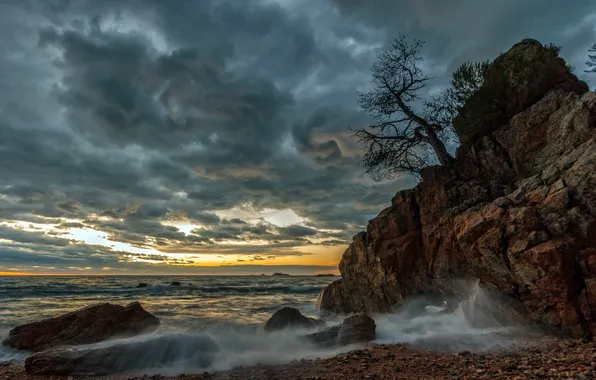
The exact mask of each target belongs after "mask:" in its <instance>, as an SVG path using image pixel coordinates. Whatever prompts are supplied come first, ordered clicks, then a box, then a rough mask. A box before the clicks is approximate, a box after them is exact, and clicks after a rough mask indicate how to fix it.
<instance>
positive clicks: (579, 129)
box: [318, 40, 596, 336]
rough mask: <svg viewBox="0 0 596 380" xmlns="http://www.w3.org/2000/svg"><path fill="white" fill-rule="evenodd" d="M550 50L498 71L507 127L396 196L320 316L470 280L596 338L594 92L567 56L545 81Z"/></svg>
mask: <svg viewBox="0 0 596 380" xmlns="http://www.w3.org/2000/svg"><path fill="white" fill-rule="evenodd" d="M543 49H546V47H543V46H542V45H541V44H540V43H538V42H537V41H533V40H524V41H522V42H521V43H518V44H516V45H514V46H513V47H512V48H511V49H510V50H509V51H508V52H506V53H505V54H503V55H501V56H500V57H499V58H497V59H496V60H495V61H494V63H493V64H491V68H489V70H494V69H495V64H498V65H499V67H500V69H501V70H504V75H503V77H504V88H505V90H504V91H505V94H507V96H506V99H507V104H504V105H502V107H503V109H505V111H504V113H506V114H507V115H509V116H508V119H507V120H508V122H506V123H504V125H503V124H501V125H495V126H490V128H488V130H486V131H484V132H483V133H482V135H481V136H479V137H478V138H477V139H476V140H475V141H473V142H471V143H469V144H466V145H465V146H463V145H462V147H461V148H460V149H459V150H458V152H457V159H456V162H455V163H454V164H453V165H452V166H451V167H429V168H426V169H425V170H424V171H423V172H422V173H421V177H422V180H421V182H420V183H419V184H418V185H417V186H416V187H415V188H413V189H411V190H405V191H400V192H399V193H397V195H396V196H395V197H394V198H393V199H392V201H391V206H390V207H388V208H386V209H385V210H383V211H382V212H381V213H380V214H379V215H378V216H377V217H376V218H374V219H372V220H371V221H370V222H369V224H368V227H367V230H366V232H361V233H359V234H357V235H356V236H354V238H353V242H352V243H351V244H350V246H349V248H348V249H347V250H346V251H345V253H344V254H343V257H342V259H341V262H340V264H339V269H340V272H341V274H342V278H341V279H340V280H337V281H335V282H333V283H332V284H331V285H329V286H328V287H327V288H325V289H324V290H323V292H322V293H321V294H320V296H319V301H318V306H319V307H320V308H321V309H324V310H330V311H334V312H338V313H351V312H368V313H375V312H387V311H389V310H391V309H392V308H393V307H394V306H395V305H396V304H398V303H399V302H400V301H401V300H403V299H404V298H405V297H408V296H412V295H418V294H438V295H448V294H449V295H453V294H457V292H458V291H459V287H458V284H460V281H459V280H460V279H474V280H478V281H479V283H480V285H481V286H482V287H484V288H485V289H488V290H489V291H491V292H493V293H494V294H498V295H502V296H505V297H504V298H506V299H509V300H511V301H512V303H513V304H518V305H519V306H520V310H522V312H523V313H524V315H525V316H526V317H528V318H529V319H530V320H533V321H535V322H538V323H540V324H543V325H547V326H553V327H556V328H559V329H561V330H563V331H564V332H567V333H570V334H572V335H574V336H594V335H596V94H595V93H593V92H589V91H588V88H587V86H586V85H585V83H583V82H581V81H579V80H578V79H577V78H576V77H575V76H574V75H573V74H572V73H570V72H569V70H568V68H567V66H566V64H565V62H564V61H563V60H562V59H560V58H557V59H556V61H555V62H554V63H555V64H556V70H554V72H553V70H552V66H551V67H550V69H551V70H550V71H549V73H548V76H547V75H542V74H544V73H543V72H540V70H541V67H544V62H534V61H535V60H537V59H539V58H540V57H541V55H540V54H539V53H540V52H541V51H542V50H543ZM520 62H521V63H523V64H524V65H525V67H529V68H531V69H530V70H525V71H523V70H514V69H515V67H516V65H518V64H519V63H520ZM532 69H535V70H536V72H532ZM483 128H484V129H487V127H486V126H483Z"/></svg>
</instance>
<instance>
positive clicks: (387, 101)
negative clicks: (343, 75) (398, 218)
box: [355, 35, 453, 180]
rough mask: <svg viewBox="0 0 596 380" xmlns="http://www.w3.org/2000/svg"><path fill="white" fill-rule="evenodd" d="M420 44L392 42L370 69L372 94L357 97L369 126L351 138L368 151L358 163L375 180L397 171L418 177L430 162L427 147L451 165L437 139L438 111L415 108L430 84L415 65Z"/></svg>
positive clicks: (440, 130)
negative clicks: (361, 162)
mask: <svg viewBox="0 0 596 380" xmlns="http://www.w3.org/2000/svg"><path fill="white" fill-rule="evenodd" d="M422 45H423V42H422V41H419V40H415V41H414V42H412V43H410V42H408V40H407V39H406V38H405V36H403V35H402V36H399V37H398V38H396V39H395V40H394V42H393V44H392V46H391V48H390V49H389V50H387V51H385V52H384V53H382V54H381V55H379V57H378V61H377V62H376V63H375V64H374V65H373V67H372V68H371V73H372V85H373V86H372V88H371V90H369V91H368V92H365V93H360V94H359V99H358V100H359V103H360V106H361V107H362V108H363V109H364V110H365V111H367V112H368V113H369V114H370V116H371V117H372V118H373V120H374V124H372V125H370V126H368V127H366V128H363V129H360V130H357V131H355V135H356V136H357V137H358V138H359V140H360V141H361V142H363V143H364V144H365V145H366V147H367V148H366V152H365V154H364V158H363V164H364V166H365V167H366V172H367V173H369V174H370V175H371V176H372V178H373V179H375V180H381V179H383V178H388V177H389V178H390V177H393V176H394V175H395V174H397V173H400V172H409V173H414V174H417V173H419V172H420V170H421V169H422V168H423V167H425V166H428V165H429V164H430V163H431V162H432V158H431V156H429V154H428V152H429V148H432V151H433V152H434V154H435V155H436V158H437V159H438V161H439V163H440V164H441V165H448V164H449V163H451V162H452V161H453V157H451V155H450V154H449V153H448V152H447V149H446V148H445V144H444V143H443V141H442V140H441V138H440V135H441V134H442V133H443V132H444V130H445V126H444V125H441V124H440V123H439V122H438V121H439V111H438V110H433V109H430V108H428V107H427V108H428V109H427V111H426V112H425V111H424V110H422V112H420V111H418V110H417V107H418V108H420V107H421V106H424V101H423V99H422V98H421V97H420V91H421V90H422V89H424V88H425V87H426V85H427V83H428V81H429V80H430V78H429V77H427V76H425V75H424V74H423V73H422V70H421V69H420V67H419V65H420V64H421V62H422V57H420V48H421V46H422ZM428 116H431V117H428Z"/></svg>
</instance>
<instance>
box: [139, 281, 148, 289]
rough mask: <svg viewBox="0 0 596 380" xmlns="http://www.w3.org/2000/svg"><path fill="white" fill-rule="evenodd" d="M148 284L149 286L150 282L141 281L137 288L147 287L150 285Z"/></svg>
mask: <svg viewBox="0 0 596 380" xmlns="http://www.w3.org/2000/svg"><path fill="white" fill-rule="evenodd" d="M148 286H149V284H148V283H146V282H141V283H140V284H139V285H137V288H146V287H148Z"/></svg>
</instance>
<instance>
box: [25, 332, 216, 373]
mask: <svg viewBox="0 0 596 380" xmlns="http://www.w3.org/2000/svg"><path fill="white" fill-rule="evenodd" d="M219 350H220V348H219V345H218V344H217V343H216V342H215V341H214V340H213V339H211V338H210V337H207V336H189V335H182V334H175V335H167V336H147V337H143V339H135V338H133V339H126V340H121V341H114V342H106V343H103V344H97V345H94V346H87V347H79V348H66V349H54V350H49V351H44V352H39V353H37V354H35V355H32V356H30V357H28V358H27V359H26V360H25V370H26V371H27V373H29V374H33V375H60V376H98V375H108V374H114V373H121V372H128V371H139V370H149V369H159V368H163V367H172V366H177V367H180V368H188V369H190V370H193V369H194V370H196V369H201V368H206V367H208V366H209V365H211V363H212V362H213V360H214V358H215V356H216V355H217V353H218V352H219Z"/></svg>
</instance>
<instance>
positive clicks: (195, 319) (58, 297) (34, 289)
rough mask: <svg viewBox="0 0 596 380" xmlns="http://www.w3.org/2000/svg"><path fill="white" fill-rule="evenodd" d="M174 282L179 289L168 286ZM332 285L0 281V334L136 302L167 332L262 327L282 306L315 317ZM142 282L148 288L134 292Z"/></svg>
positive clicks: (131, 279) (202, 279)
mask: <svg viewBox="0 0 596 380" xmlns="http://www.w3.org/2000/svg"><path fill="white" fill-rule="evenodd" d="M172 281H179V282H180V283H181V284H182V286H180V287H177V286H170V283H171V282H172ZM331 281H333V278H328V277H312V276H304V277H293V276H291V277H273V276H243V277H240V276H217V277H215V276H213V277H211V276H187V277H185V276H177V277H172V276H150V277H141V276H114V277H111V276H109V277H108V276H105V277H104V276H89V277H80V276H77V277H0V335H3V334H4V333H6V331H8V330H9V329H10V328H12V327H14V326H16V325H19V324H22V323H27V322H32V321H36V320H39V319H42V318H47V317H52V316H56V315H60V314H63V313H66V312H69V311H72V310H76V309H79V308H82V307H85V306H88V305H91V304H95V303H100V302H111V303H116V304H122V305H124V304H127V303H129V302H133V301H138V302H140V303H141V304H142V305H143V307H145V309H147V310H148V311H149V312H150V313H152V314H154V315H156V316H158V317H159V318H160V320H161V321H162V324H163V325H164V327H165V328H172V329H176V330H194V331H196V330H197V329H200V328H202V327H205V326H209V325H213V324H221V323H232V324H243V325H246V324H254V323H262V322H264V321H266V320H267V318H269V316H271V314H272V313H273V312H275V311H276V310H278V309H279V308H281V307H284V306H292V307H295V308H298V309H300V310H301V311H302V312H303V313H304V314H306V315H314V314H316V313H317V311H316V308H315V302H316V298H317V295H318V294H319V292H320V291H321V289H322V288H323V287H324V286H325V285H327V284H329V283H330V282H331ZM143 282H144V283H148V284H149V286H148V287H146V288H136V286H137V285H138V284H139V283H143Z"/></svg>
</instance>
